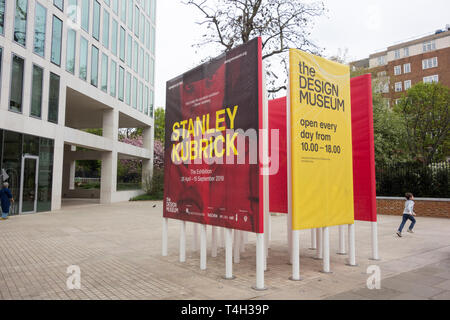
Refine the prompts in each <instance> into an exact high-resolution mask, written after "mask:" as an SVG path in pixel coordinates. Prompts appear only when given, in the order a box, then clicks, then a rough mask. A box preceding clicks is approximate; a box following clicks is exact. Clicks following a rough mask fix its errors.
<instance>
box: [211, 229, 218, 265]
mask: <svg viewBox="0 0 450 320" xmlns="http://www.w3.org/2000/svg"><path fill="white" fill-rule="evenodd" d="M211 257H213V258H215V257H217V227H212V233H211Z"/></svg>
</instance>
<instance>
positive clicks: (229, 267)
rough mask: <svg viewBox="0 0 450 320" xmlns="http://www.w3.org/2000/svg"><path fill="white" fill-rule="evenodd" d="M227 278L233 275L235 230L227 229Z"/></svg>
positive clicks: (231, 277)
mask: <svg viewBox="0 0 450 320" xmlns="http://www.w3.org/2000/svg"><path fill="white" fill-rule="evenodd" d="M225 279H227V280H232V279H234V277H233V230H232V229H225Z"/></svg>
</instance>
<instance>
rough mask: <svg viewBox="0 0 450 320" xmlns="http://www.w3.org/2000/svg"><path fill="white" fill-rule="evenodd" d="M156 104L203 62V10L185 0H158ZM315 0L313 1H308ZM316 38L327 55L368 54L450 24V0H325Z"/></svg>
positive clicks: (356, 56) (313, 37) (352, 56)
mask: <svg viewBox="0 0 450 320" xmlns="http://www.w3.org/2000/svg"><path fill="white" fill-rule="evenodd" d="M157 2H158V5H157V26H156V29H157V30H156V70H155V72H156V74H155V83H156V87H155V106H156V107H164V106H165V101H166V82H167V81H168V80H170V79H172V78H174V77H176V76H178V75H180V74H183V73H184V72H186V71H188V70H189V69H191V68H193V67H195V66H196V65H198V64H199V61H200V59H201V58H203V56H201V57H200V55H199V54H197V52H196V50H198V49H196V48H194V47H193V45H194V44H196V43H197V42H198V40H199V39H200V37H201V35H202V34H203V30H204V29H203V27H202V26H200V25H198V22H199V21H201V15H200V14H199V13H198V12H197V11H196V10H195V9H194V8H192V7H189V6H186V5H184V4H183V3H182V2H181V0H158V1H157ZM307 2H311V1H307ZM323 2H324V4H325V7H326V9H327V12H326V13H325V15H324V16H322V17H319V18H316V19H315V20H314V21H315V23H314V27H313V29H312V34H311V40H313V42H314V43H315V44H316V45H318V46H319V47H320V48H322V49H323V55H324V56H331V55H335V54H337V53H338V52H339V50H341V51H345V50H348V54H347V56H348V60H349V61H352V60H357V59H362V58H367V57H368V56H369V54H371V53H374V52H376V51H381V50H383V49H385V48H386V47H388V46H391V45H393V44H396V43H398V42H402V41H404V40H409V39H411V38H418V37H420V36H423V35H426V34H430V33H432V32H435V31H436V30H438V29H444V28H445V26H446V24H450V15H449V12H450V1H449V0H428V1H426V0H324V1H323Z"/></svg>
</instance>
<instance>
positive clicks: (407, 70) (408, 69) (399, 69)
mask: <svg viewBox="0 0 450 320" xmlns="http://www.w3.org/2000/svg"><path fill="white" fill-rule="evenodd" d="M410 72H411V63H405V64H404V65H403V73H410ZM400 74H402V66H401V65H400V66H395V67H394V75H396V76H398V75H400Z"/></svg>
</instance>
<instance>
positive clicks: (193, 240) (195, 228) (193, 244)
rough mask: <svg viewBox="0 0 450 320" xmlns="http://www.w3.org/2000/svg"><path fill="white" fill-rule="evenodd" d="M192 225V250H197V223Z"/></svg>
mask: <svg viewBox="0 0 450 320" xmlns="http://www.w3.org/2000/svg"><path fill="white" fill-rule="evenodd" d="M193 226H194V233H193V238H192V251H194V252H197V250H198V224H197V223H195V222H194V223H193Z"/></svg>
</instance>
